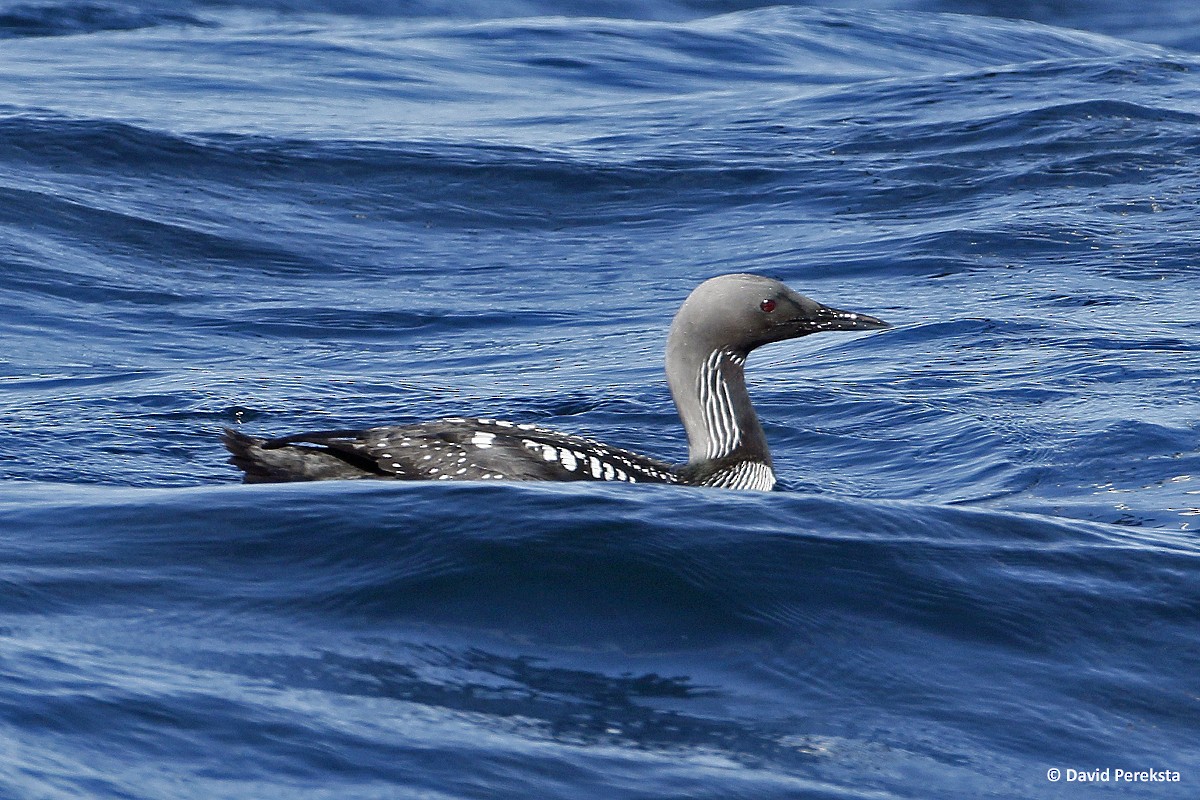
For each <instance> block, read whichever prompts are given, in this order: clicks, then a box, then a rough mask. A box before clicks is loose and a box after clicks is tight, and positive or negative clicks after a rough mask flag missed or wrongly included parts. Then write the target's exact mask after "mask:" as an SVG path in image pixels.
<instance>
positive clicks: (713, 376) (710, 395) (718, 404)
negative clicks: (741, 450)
mask: <svg viewBox="0 0 1200 800" xmlns="http://www.w3.org/2000/svg"><path fill="white" fill-rule="evenodd" d="M745 363H746V357H745V356H744V355H738V354H737V353H734V352H732V351H730V350H726V349H720V350H714V351H712V352H711V353H709V355H708V358H706V359H704V362H703V363H702V364H701V365H700V370H699V372H698V373H697V376H696V390H697V396H698V397H699V398H700V414H701V421H702V422H703V425H704V432H705V435H706V438H707V440H708V441H707V445H706V447H705V452H704V457H705V458H706V459H709V460H715V459H718V458H723V457H724V456H727V455H729V454H730V453H732V452H733V451H734V450H736V449H737V447H738V445H740V444H741V443H742V429H741V426H740V425H739V423H738V417H737V413H736V411H735V409H734V407H733V398H732V396H731V394H730V391H729V383H728V382H727V381H726V380H725V375H724V372H723V369H725V368H727V367H726V365H728V366H729V367H737V368H739V369H740V368H741V367H742V366H743V365H744V364H745Z"/></svg>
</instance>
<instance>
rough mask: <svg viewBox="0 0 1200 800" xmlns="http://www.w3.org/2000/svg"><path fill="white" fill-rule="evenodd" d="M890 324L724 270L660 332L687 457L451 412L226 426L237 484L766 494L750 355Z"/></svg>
mask: <svg viewBox="0 0 1200 800" xmlns="http://www.w3.org/2000/svg"><path fill="white" fill-rule="evenodd" d="M886 327H889V326H888V324H887V323H886V322H884V321H882V320H880V319H877V318H875V317H872V316H868V315H866V314H858V313H854V312H850V311H839V310H838V309H836V308H830V307H829V306H825V305H821V304H820V303H818V302H816V301H814V300H810V299H809V298H807V297H804V296H803V295H800V294H797V293H796V292H794V291H792V290H791V289H789V288H788V287H787V286H785V285H784V284H783V283H781V282H779V281H777V280H774V279H773V278H766V277H762V276H759V275H748V274H736V275H722V276H719V277H716V278H712V279H710V280H707V281H705V282H704V283H702V284H700V285H699V286H698V287H696V289H694V290H693V291H692V293H691V294H690V295H688V297H687V299H686V300H685V301H684V303H683V306H682V307H681V308H680V309H679V312H678V313H677V314H676V315H675V319H674V321H673V322H672V323H671V329H670V332H669V333H668V335H667V357H666V372H667V383H668V385H669V387H670V389H671V396H672V398H674V400H675V406H676V408H677V409H678V411H679V418H680V419H681V420H682V422H683V427H684V430H685V431H686V432H687V437H688V461H687V463H686V464H683V465H680V466H674V465H671V464H669V463H667V462H665V461H660V460H659V459H656V458H651V457H649V456H644V455H639V454H638V453H633V452H630V451H629V450H622V449H620V448H616V447H610V446H609V445H606V444H601V443H600V442H596V441H593V440H591V439H587V438H584V437H582V436H574V435H571V434H567V433H560V432H559V431H555V430H551V429H547V428H542V427H540V426H537V425H531V424H525V423H522V424H516V423H512V422H507V421H504V420H496V419H488V418H474V419H467V418H465V417H449V418H446V419H440V420H437V421H434V422H423V423H419V424H415V425H401V426H392V427H380V428H366V429H364V430H336V431H314V432H308V433H297V434H292V435H290V436H282V437H279V438H275V439H262V438H258V437H253V436H247V435H245V434H242V433H240V432H238V431H235V430H232V429H226V430H225V435H224V443H225V447H226V448H228V449H229V451H230V453H232V457H231V458H230V459H229V461H230V463H231V464H234V465H236V466H238V467H240V468H241V469H242V470H243V471H244V472H245V482H246V483H276V482H283V481H319V480H334V479H355V478H377V479H393V480H443V481H447V480H519V481H533V480H541V481H581V480H594V481H627V482H629V483H676V484H684V485H688V486H713V487H721V488H726V489H748V490H760V491H767V490H770V489H771V488H773V487H774V486H775V470H774V467H773V465H772V462H771V454H770V451H769V450H768V449H767V440H766V437H765V435H764V434H763V429H762V425H760V424H759V421H758V416H757V415H756V414H755V413H754V407H753V406H752V405H751V404H750V395H749V394H748V393H747V391H746V381H745V373H744V366H745V364H746V357H747V356H748V355H749V354H750V352H751V351H752V350H754V349H755V348H757V347H761V346H762V345H765V344H769V343H771V342H779V341H783V340H785V339H795V338H798V337H800V336H807V335H809V334H812V333H820V332H822V331H866V330H874V329H878V328H886Z"/></svg>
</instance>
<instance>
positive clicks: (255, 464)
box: [221, 428, 281, 483]
mask: <svg viewBox="0 0 1200 800" xmlns="http://www.w3.org/2000/svg"><path fill="white" fill-rule="evenodd" d="M266 441H267V440H266V439H259V438H258V437H256V436H247V435H246V434H244V433H241V432H240V431H235V430H233V429H232V428H226V429H225V432H224V433H222V434H221V443H222V444H224V445H225V449H226V450H228V451H229V453H230V457H229V463H230V464H233V465H234V466H235V467H237V468H238V469H240V470H241V471H242V472H244V473H245V482H246V483H273V482H275V481H278V480H280V479H281V476H280V475H279V474H278V472H277V470H274V469H272V468H271V464H270V462H269V461H268V460H266V459H265V458H264V457H263V449H262V446H263V444H265V443H266Z"/></svg>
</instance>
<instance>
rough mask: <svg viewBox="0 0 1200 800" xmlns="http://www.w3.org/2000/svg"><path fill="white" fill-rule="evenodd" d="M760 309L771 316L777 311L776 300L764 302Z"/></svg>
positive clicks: (759, 305)
mask: <svg viewBox="0 0 1200 800" xmlns="http://www.w3.org/2000/svg"><path fill="white" fill-rule="evenodd" d="M758 307H759V308H761V309H762V310H763V311H765V312H766V313H768V314H770V313H771V312H772V311H774V310H775V301H774V300H763V301H762V302H761V303H759V304H758Z"/></svg>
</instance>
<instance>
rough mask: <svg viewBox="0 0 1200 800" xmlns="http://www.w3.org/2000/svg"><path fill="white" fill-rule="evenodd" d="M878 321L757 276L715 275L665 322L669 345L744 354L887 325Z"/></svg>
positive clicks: (703, 350)
mask: <svg viewBox="0 0 1200 800" xmlns="http://www.w3.org/2000/svg"><path fill="white" fill-rule="evenodd" d="M887 327H889V325H888V324H887V323H886V322H884V321H883V320H880V319H876V318H875V317H872V316H868V315H866V314H858V313H855V312H851V311H840V310H838V309H836V308H830V307H829V306H825V305H821V304H820V303H818V302H816V301H815V300H810V299H809V298H807V297H805V296H804V295H802V294H797V293H796V292H793V291H792V290H791V289H789V288H788V287H787V286H785V285H784V284H782V283H780V282H779V281H777V280H775V279H773V278H764V277H762V276H761V275H746V274H738V275H721V276H719V277H716V278H712V279H710V280H707V281H705V282H704V283H702V284H700V285H699V286H697V287H696V288H695V289H694V290H693V291H692V293H691V294H690V295H688V298H687V300H685V301H684V303H683V307H682V308H680V309H679V313H678V314H677V315H676V316H675V321H674V322H673V323H672V324H671V333H670V337H669V339H670V341H671V344H672V345H673V346H674V347H685V348H687V349H689V350H693V352H711V351H713V350H718V349H724V350H728V351H729V352H732V353H736V354H739V355H742V356H745V355H746V354H747V353H749V352H750V351H751V350H753V349H754V348H756V347H760V346H762V345H764V344H769V343H770V342H779V341H783V340H784V339H795V338H796V337H799V336H807V335H808V334H810V333H820V332H821V331H867V330H874V329H876V328H887Z"/></svg>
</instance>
